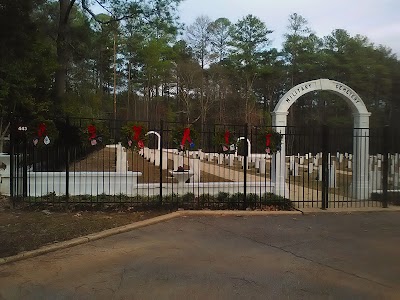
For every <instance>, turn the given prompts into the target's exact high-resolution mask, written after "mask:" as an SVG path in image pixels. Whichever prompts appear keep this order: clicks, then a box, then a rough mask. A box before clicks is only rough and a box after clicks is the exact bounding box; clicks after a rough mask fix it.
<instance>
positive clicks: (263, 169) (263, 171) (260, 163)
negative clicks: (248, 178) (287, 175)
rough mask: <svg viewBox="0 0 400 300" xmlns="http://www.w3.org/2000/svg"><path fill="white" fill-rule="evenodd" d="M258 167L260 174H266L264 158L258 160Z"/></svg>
mask: <svg viewBox="0 0 400 300" xmlns="http://www.w3.org/2000/svg"><path fill="white" fill-rule="evenodd" d="M259 167H260V174H265V173H266V164H265V159H264V158H261V159H260V161H259Z"/></svg>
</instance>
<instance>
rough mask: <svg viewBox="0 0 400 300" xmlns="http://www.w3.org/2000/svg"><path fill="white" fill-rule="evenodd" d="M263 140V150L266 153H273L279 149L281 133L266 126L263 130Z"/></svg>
mask: <svg viewBox="0 0 400 300" xmlns="http://www.w3.org/2000/svg"><path fill="white" fill-rule="evenodd" d="M263 140H264V141H265V152H266V153H267V154H273V153H276V152H279V151H280V150H281V145H282V135H281V134H280V133H279V132H277V131H275V130H273V129H272V128H267V129H266V130H265V131H264V133H263Z"/></svg>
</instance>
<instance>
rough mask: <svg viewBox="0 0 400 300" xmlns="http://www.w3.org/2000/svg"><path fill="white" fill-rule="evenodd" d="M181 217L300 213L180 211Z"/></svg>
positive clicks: (290, 212) (298, 213)
mask: <svg viewBox="0 0 400 300" xmlns="http://www.w3.org/2000/svg"><path fill="white" fill-rule="evenodd" d="M179 213H180V215H182V216H243V217H244V216H278V215H281V216H282V215H301V214H302V212H301V211H285V210H278V211H262V210H251V211H245V210H243V211H242V210H181V211H179Z"/></svg>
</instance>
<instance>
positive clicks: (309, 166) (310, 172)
mask: <svg viewBox="0 0 400 300" xmlns="http://www.w3.org/2000/svg"><path fill="white" fill-rule="evenodd" d="M313 171H314V164H313V163H308V173H309V174H312V173H313Z"/></svg>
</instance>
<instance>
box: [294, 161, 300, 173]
mask: <svg viewBox="0 0 400 300" xmlns="http://www.w3.org/2000/svg"><path fill="white" fill-rule="evenodd" d="M293 176H300V174H299V164H298V163H297V162H295V163H294V168H293Z"/></svg>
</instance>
